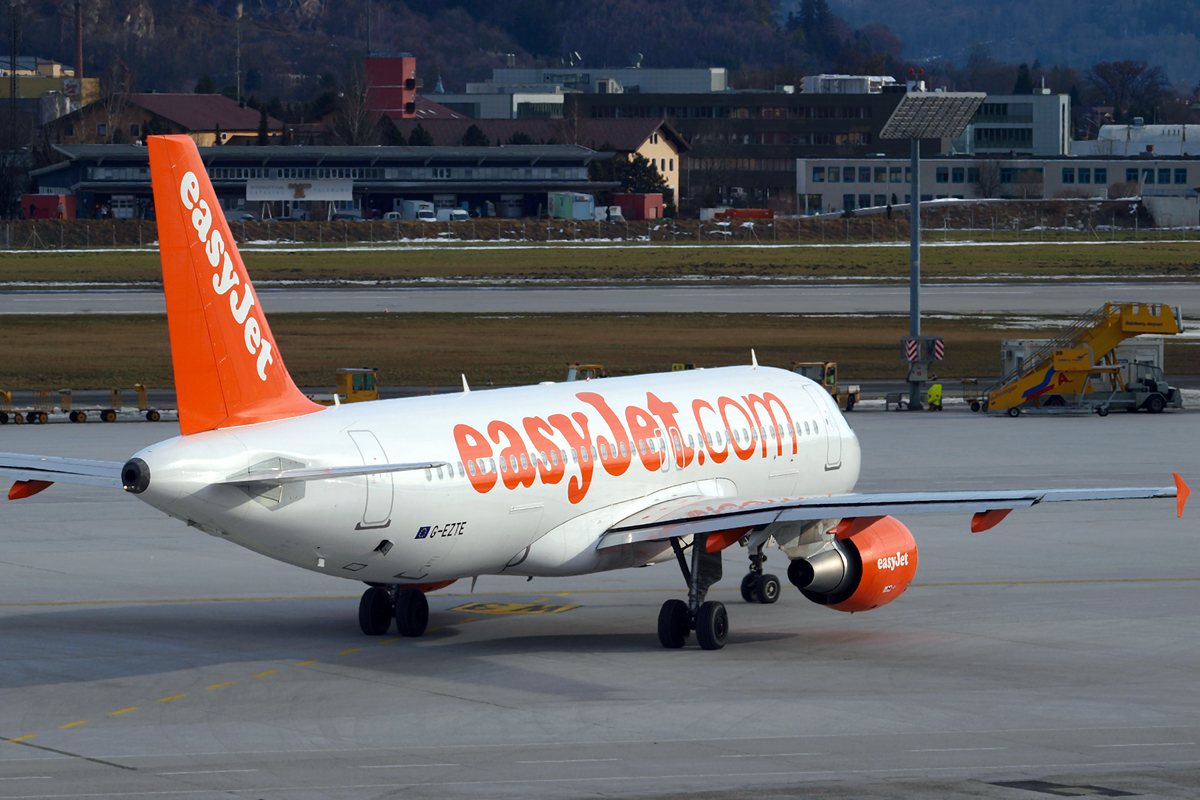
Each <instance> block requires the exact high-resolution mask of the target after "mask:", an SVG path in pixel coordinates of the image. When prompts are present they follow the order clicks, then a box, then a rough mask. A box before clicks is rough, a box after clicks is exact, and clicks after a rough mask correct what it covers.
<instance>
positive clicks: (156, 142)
mask: <svg viewBox="0 0 1200 800" xmlns="http://www.w3.org/2000/svg"><path fill="white" fill-rule="evenodd" d="M146 145H147V147H148V148H149V150H150V177H151V180H152V181H153V184H154V207H155V212H156V215H157V217H158V248H159V254H160V255H161V257H162V268H163V289H164V290H165V292H166V296H167V325H168V327H169V329H170V332H171V359H172V361H173V362H174V365H175V392H176V396H177V398H178V402H179V425H180V428H181V429H182V430H183V433H185V434H188V433H197V432H199V431H207V430H212V429H214V428H228V427H233V426H236V425H249V424H252V423H255V422H267V421H269V420H275V419H284V418H286V417H296V416H300V415H301V414H309V413H312V412H314V411H319V410H321V409H322V406H319V405H317V404H316V403H313V402H312V401H311V400H309V399H308V398H306V397H305V396H304V395H303V394H301V393H300V390H299V389H297V388H296V384H294V383H293V382H292V378H291V376H290V375H288V372H287V369H286V368H285V367H284V366H283V359H282V358H281V357H280V355H279V348H278V347H277V346H276V345H275V339H274V337H273V336H271V329H270V328H269V327H268V326H267V318H266V316H265V315H264V314H263V311H262V307H261V306H259V304H258V297H257V296H256V295H255V293H254V287H253V286H251V285H250V277H249V275H248V274H247V273H246V267H245V265H244V264H243V263H242V258H241V256H240V255H238V251H237V246H236V245H235V244H234V239H233V235H232V234H231V233H230V232H229V225H228V224H227V223H226V222H225V215H224V214H223V213H222V212H221V205H220V203H219V202H218V201H217V195H216V193H215V192H214V191H213V187H212V184H211V183H210V182H209V180H208V174H207V173H206V172H205V170H204V163H203V162H202V161H201V160H200V152H199V151H198V150H197V149H196V144H195V143H194V142H193V141H192V140H191V139H189V138H188V137H186V136H149V137H147V138H146Z"/></svg>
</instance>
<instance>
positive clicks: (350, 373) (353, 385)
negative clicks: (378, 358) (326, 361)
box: [309, 367, 379, 406]
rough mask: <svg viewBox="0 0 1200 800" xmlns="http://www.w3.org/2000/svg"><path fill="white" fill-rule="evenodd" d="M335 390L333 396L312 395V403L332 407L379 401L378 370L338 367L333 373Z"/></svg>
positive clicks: (373, 368)
mask: <svg viewBox="0 0 1200 800" xmlns="http://www.w3.org/2000/svg"><path fill="white" fill-rule="evenodd" d="M335 376H336V377H335V380H336V382H337V388H336V390H335V392H334V393H333V394H314V395H311V396H310V398H309V399H311V400H312V401H313V402H314V403H320V404H321V405H323V406H333V405H338V404H340V403H365V402H367V401H370V400H378V399H379V369H378V368H376V367H340V368H339V369H338V370H337V372H336V373H335Z"/></svg>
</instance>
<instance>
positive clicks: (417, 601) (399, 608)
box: [396, 589, 429, 637]
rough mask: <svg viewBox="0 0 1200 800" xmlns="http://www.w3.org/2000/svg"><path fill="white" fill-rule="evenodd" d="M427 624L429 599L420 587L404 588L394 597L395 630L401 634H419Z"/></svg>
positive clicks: (423, 631) (411, 635)
mask: <svg viewBox="0 0 1200 800" xmlns="http://www.w3.org/2000/svg"><path fill="white" fill-rule="evenodd" d="M428 625H429V601H428V600H426V599H425V593H424V592H422V591H421V590H420V589H404V590H402V591H401V592H400V595H399V596H398V597H397V598H396V631H397V632H398V633H399V634H400V635H401V636H410V637H413V636H420V635H421V634H423V633H425V628H426V626H428Z"/></svg>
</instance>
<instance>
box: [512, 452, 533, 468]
mask: <svg viewBox="0 0 1200 800" xmlns="http://www.w3.org/2000/svg"><path fill="white" fill-rule="evenodd" d="M513 469H516V465H515V464H514V465H513ZM521 469H529V462H528V461H526V460H525V454H524V453H521Z"/></svg>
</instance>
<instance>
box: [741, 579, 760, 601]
mask: <svg viewBox="0 0 1200 800" xmlns="http://www.w3.org/2000/svg"><path fill="white" fill-rule="evenodd" d="M756 583H758V576H757V575H755V574H754V573H753V572H747V573H746V577H744V578H742V599H743V600H745V601H746V602H747V603H753V602H754V584H756Z"/></svg>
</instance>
